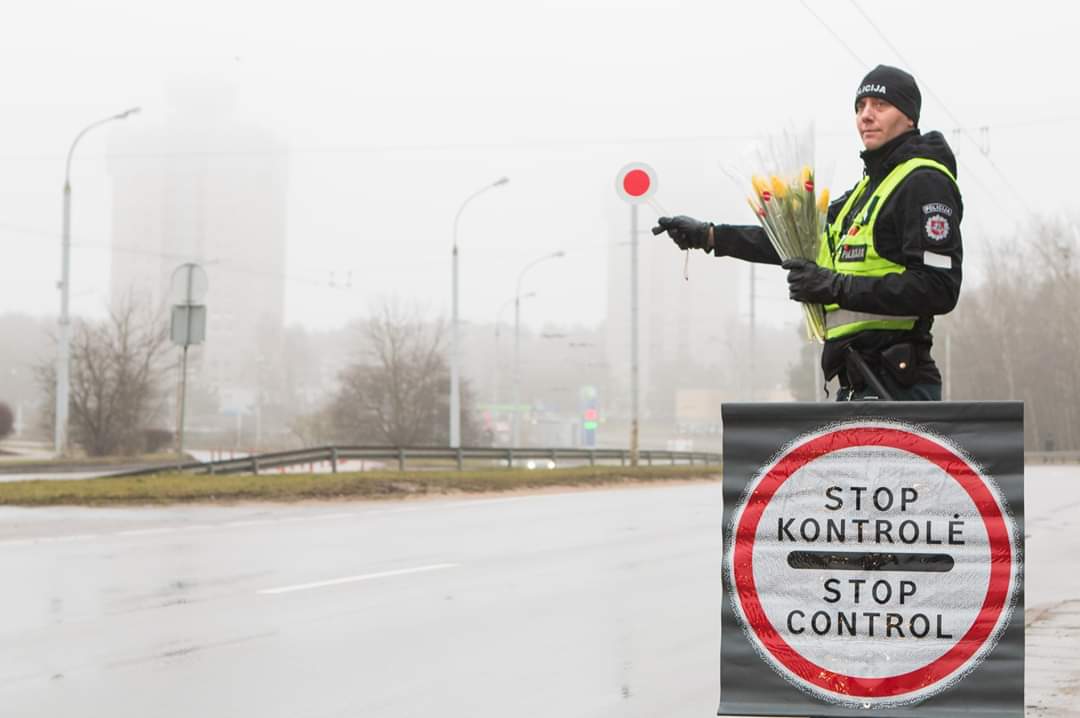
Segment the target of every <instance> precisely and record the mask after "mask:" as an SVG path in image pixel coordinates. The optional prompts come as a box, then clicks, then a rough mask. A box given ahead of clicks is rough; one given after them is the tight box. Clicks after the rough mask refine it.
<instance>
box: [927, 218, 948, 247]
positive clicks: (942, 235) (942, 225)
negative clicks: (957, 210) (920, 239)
mask: <svg viewBox="0 0 1080 718" xmlns="http://www.w3.org/2000/svg"><path fill="white" fill-rule="evenodd" d="M948 236H949V220H947V219H946V218H945V217H944V215H940V214H932V215H930V217H928V218H927V220H926V238H927V239H929V240H930V241H931V242H935V243H940V242H944V241H945V239H946V238H947V237H948Z"/></svg>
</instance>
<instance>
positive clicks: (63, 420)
mask: <svg viewBox="0 0 1080 718" xmlns="http://www.w3.org/2000/svg"><path fill="white" fill-rule="evenodd" d="M138 111H139V108H138V107H132V108H131V109H128V110H124V111H123V112H120V113H118V114H115V115H110V116H108V117H106V118H105V119H102V120H98V121H97V122H94V123H92V124H90V125H87V126H86V127H84V128H83V129H82V131H81V132H79V134H77V135H75V139H74V141H72V143H71V149H69V150H68V153H67V163H66V164H65V165H64V219H63V237H62V239H61V243H60V283H59V289H60V332H59V335H60V336H59V337H58V341H57V351H56V417H55V421H54V422H53V423H54V426H53V448H54V450H55V451H56V454H57V455H58V456H63V455H64V454H66V453H67V439H68V437H67V424H68V393H69V389H68V385H69V372H70V370H71V361H70V354H71V319H70V317H69V312H68V307H69V304H70V295H71V157H72V155H74V154H75V146H76V145H77V144H79V140H81V139H82V138H83V135H85V134H86V133H87V132H89V131H90V130H92V129H94V128H95V127H100V126H101V125H104V124H105V123H107V122H112V121H113V120H122V119H124V118H125V117H128V116H129V115H133V114H135V113H137V112H138Z"/></svg>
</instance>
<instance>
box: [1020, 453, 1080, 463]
mask: <svg viewBox="0 0 1080 718" xmlns="http://www.w3.org/2000/svg"><path fill="white" fill-rule="evenodd" d="M1024 463H1025V464H1076V463H1080V451H1025V452H1024Z"/></svg>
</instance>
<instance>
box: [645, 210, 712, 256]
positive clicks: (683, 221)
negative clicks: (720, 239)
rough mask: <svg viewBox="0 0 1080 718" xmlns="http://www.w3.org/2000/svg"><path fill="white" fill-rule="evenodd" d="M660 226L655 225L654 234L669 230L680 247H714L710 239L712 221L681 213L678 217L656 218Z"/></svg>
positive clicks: (707, 248)
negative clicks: (704, 220) (703, 220)
mask: <svg viewBox="0 0 1080 718" xmlns="http://www.w3.org/2000/svg"><path fill="white" fill-rule="evenodd" d="M656 223H657V224H658V225H660V226H659V227H653V228H652V233H653V234H660V233H661V232H667V233H668V235H669V236H670V237H671V239H672V240H673V241H674V242H675V244H677V245H679V249H704V250H709V249H712V242H710V241H709V230H711V229H712V223H710V222H702V221H701V220H697V219H694V218H693V217H687V216H685V215H681V214H680V215H679V216H678V217H661V218H660V219H658V220H656Z"/></svg>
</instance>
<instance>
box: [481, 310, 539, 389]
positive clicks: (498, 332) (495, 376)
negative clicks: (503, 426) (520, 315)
mask: <svg viewBox="0 0 1080 718" xmlns="http://www.w3.org/2000/svg"><path fill="white" fill-rule="evenodd" d="M535 296H536V292H529V293H528V294H523V295H521V298H522V299H531V298H532V297H535ZM516 301H517V297H510V298H509V299H507V300H506V301H505V302H503V304H502V306H501V307H499V313H498V315H497V317H496V319H495V357H494V358H495V362H494V366H495V368H494V371H492V373H491V376H492V379H493V381H492V385H493V387H492V392H491V403H492V404H493V405H496V406H497V405H498V403H499V337H500V336H502V317H503V312H505V311H506V308H507V307H509V306H510V305H511V304H514V303H515V302H516Z"/></svg>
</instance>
